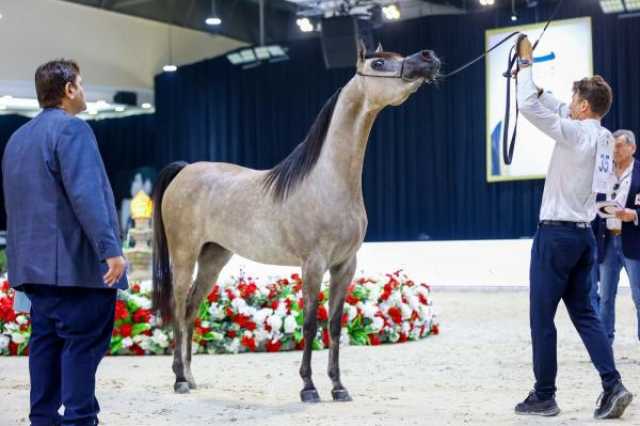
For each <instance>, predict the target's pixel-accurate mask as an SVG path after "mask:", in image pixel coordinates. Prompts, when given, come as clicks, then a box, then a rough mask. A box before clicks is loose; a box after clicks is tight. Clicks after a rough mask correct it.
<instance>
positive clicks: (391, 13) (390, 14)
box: [382, 4, 400, 21]
mask: <svg viewBox="0 0 640 426" xmlns="http://www.w3.org/2000/svg"><path fill="white" fill-rule="evenodd" d="M382 14H383V15H384V17H385V18H386V19H387V20H388V21H397V20H398V19H400V9H398V6H396V5H395V4H390V5H388V6H385V7H383V8H382Z"/></svg>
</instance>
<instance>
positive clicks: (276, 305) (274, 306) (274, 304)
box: [271, 300, 280, 311]
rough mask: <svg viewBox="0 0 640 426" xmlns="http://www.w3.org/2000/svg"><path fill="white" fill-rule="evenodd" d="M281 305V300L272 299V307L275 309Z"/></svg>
mask: <svg viewBox="0 0 640 426" xmlns="http://www.w3.org/2000/svg"><path fill="white" fill-rule="evenodd" d="M279 305H280V302H278V301H277V300H273V301H271V309H273V310H274V311H275V310H276V309H278V306H279Z"/></svg>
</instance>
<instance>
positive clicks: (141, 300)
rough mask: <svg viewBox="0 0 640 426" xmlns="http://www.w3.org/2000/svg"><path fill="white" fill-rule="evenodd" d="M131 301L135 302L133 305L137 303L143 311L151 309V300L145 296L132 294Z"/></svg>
mask: <svg viewBox="0 0 640 426" xmlns="http://www.w3.org/2000/svg"><path fill="white" fill-rule="evenodd" d="M130 300H131V301H133V303H135V304H136V305H137V306H140V307H141V308H142V309H151V300H150V299H148V298H146V297H144V296H138V295H136V294H132V295H131V297H130Z"/></svg>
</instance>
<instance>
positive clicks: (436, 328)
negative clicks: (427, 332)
mask: <svg viewBox="0 0 640 426" xmlns="http://www.w3.org/2000/svg"><path fill="white" fill-rule="evenodd" d="M431 334H440V327H439V326H438V324H433V325H432V326H431Z"/></svg>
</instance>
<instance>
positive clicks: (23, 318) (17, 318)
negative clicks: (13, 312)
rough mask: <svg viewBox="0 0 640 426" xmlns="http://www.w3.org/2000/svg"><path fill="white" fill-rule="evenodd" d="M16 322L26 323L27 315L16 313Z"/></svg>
mask: <svg viewBox="0 0 640 426" xmlns="http://www.w3.org/2000/svg"><path fill="white" fill-rule="evenodd" d="M16 322H17V323H18V324H20V325H23V324H26V323H28V322H29V320H28V319H27V317H25V316H24V315H18V316H17V317H16Z"/></svg>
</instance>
